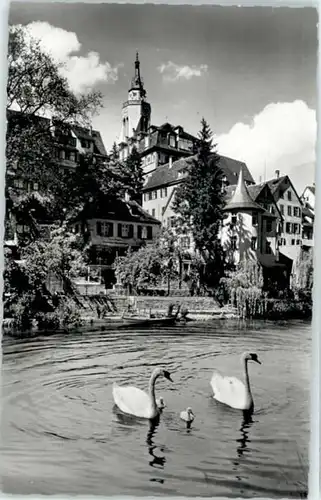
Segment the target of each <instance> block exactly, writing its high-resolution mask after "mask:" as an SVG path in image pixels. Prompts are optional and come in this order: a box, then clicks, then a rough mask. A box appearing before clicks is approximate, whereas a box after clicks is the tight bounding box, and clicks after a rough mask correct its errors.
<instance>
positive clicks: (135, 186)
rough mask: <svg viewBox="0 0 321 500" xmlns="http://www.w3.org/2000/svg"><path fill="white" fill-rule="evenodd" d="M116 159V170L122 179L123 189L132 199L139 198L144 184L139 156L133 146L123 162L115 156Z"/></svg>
mask: <svg viewBox="0 0 321 500" xmlns="http://www.w3.org/2000/svg"><path fill="white" fill-rule="evenodd" d="M115 159H116V161H118V169H117V170H118V172H119V175H120V178H121V179H122V182H123V185H124V190H125V191H126V192H127V193H128V194H129V195H130V197H131V198H132V199H134V200H140V198H141V190H142V188H143V185H144V172H143V169H142V160H141V156H140V154H139V152H138V150H137V148H136V147H135V146H134V147H133V149H132V151H131V153H130V155H129V156H128V158H127V159H126V160H125V161H124V162H120V161H119V160H118V157H117V156H116V157H115Z"/></svg>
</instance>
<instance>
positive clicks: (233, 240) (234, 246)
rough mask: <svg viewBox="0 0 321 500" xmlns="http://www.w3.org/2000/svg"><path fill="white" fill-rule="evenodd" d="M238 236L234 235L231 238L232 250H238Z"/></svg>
mask: <svg viewBox="0 0 321 500" xmlns="http://www.w3.org/2000/svg"><path fill="white" fill-rule="evenodd" d="M236 242H237V240H236V236H232V238H231V250H236Z"/></svg>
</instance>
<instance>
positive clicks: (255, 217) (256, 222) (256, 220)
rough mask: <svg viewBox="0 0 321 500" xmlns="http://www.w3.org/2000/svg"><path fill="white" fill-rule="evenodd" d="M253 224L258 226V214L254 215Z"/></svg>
mask: <svg viewBox="0 0 321 500" xmlns="http://www.w3.org/2000/svg"><path fill="white" fill-rule="evenodd" d="M252 225H253V226H257V225H258V218H257V215H256V214H253V215H252Z"/></svg>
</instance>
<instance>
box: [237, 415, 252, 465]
mask: <svg viewBox="0 0 321 500" xmlns="http://www.w3.org/2000/svg"><path fill="white" fill-rule="evenodd" d="M252 425H253V420H252V418H251V417H250V418H249V417H248V416H246V418H244V419H243V421H242V425H241V427H240V432H241V437H240V438H239V439H237V440H236V442H237V443H240V446H238V447H237V449H236V452H237V456H238V457H239V458H240V457H242V456H243V454H244V453H245V452H249V451H250V449H249V448H248V443H250V442H251V440H250V439H249V431H250V428H251V427H252Z"/></svg>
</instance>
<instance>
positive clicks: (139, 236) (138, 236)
mask: <svg viewBox="0 0 321 500" xmlns="http://www.w3.org/2000/svg"><path fill="white" fill-rule="evenodd" d="M137 238H138V239H139V240H141V239H142V226H138V227H137Z"/></svg>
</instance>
